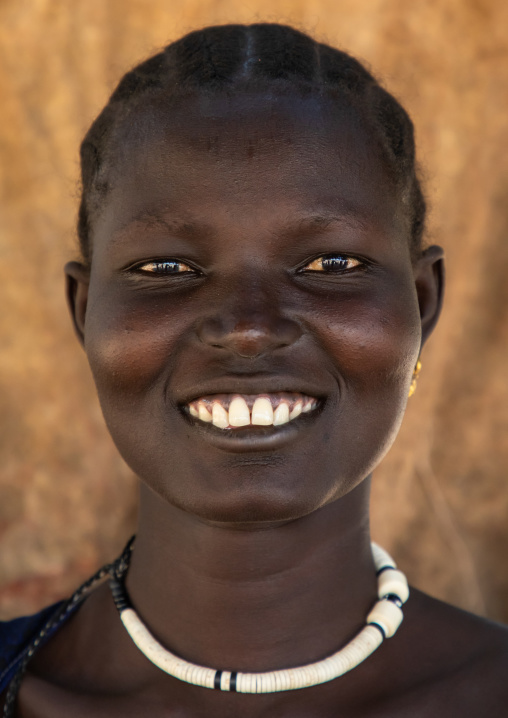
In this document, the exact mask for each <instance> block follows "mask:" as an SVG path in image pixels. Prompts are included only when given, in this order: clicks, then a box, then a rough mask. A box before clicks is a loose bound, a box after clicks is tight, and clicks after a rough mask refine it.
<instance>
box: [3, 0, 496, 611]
mask: <svg viewBox="0 0 508 718" xmlns="http://www.w3.org/2000/svg"><path fill="white" fill-rule="evenodd" d="M257 20H276V21H285V22H290V23H292V24H295V25H296V26H298V27H301V28H302V29H307V30H310V31H312V32H314V33H316V34H317V36H318V37H319V38H321V39H324V40H327V41H329V42H331V43H333V44H336V45H338V46H341V47H343V48H345V49H348V50H350V51H351V52H353V53H354V54H357V55H358V56H360V57H361V58H363V59H364V60H366V61H367V62H368V63H370V64H371V66H372V67H373V68H374V69H375V70H376V72H377V73H378V74H379V75H381V77H383V78H384V79H385V81H386V83H387V84H388V86H389V88H390V89H391V90H392V91H394V92H395V93H396V94H397V95H398V96H399V97H400V98H401V99H402V101H403V103H404V104H405V105H406V106H407V108H408V109H409V111H410V112H411V114H412V116H413V118H414V120H415V123H416V127H417V133H418V144H419V148H420V158H421V161H422V163H423V165H424V167H425V174H426V177H427V189H428V194H429V197H430V200H431V205H432V215H431V222H430V226H429V236H430V238H431V240H432V241H434V242H438V243H441V244H443V245H444V246H445V248H446V252H447V257H448V267H449V271H448V278H449V287H448V296H447V305H446V309H445V312H444V316H443V318H442V321H441V324H440V327H439V329H438V330H437V331H436V334H435V336H434V337H433V338H432V340H431V342H430V344H429V346H428V347H427V348H426V350H425V352H424V357H423V361H424V369H423V373H422V378H421V380H420V386H419V388H418V392H417V394H416V395H415V397H414V399H412V401H411V406H410V409H409V412H408V415H407V417H406V421H405V424H404V426H403V429H402V432H401V435H400V437H399V439H398V441H397V444H396V446H395V447H394V448H393V450H392V452H391V453H390V455H389V457H388V458H387V459H386V460H385V462H384V464H383V466H382V467H381V468H380V469H379V470H378V472H377V475H376V478H375V488H374V506H373V509H374V511H373V513H374V519H373V523H374V536H375V537H376V538H378V540H379V541H381V542H382V543H384V544H385V545H386V546H387V547H389V548H392V549H393V550H394V551H395V553H396V555H397V556H398V557H399V558H400V563H401V565H402V566H403V568H405V569H406V570H407V571H408V573H409V576H410V578H411V580H412V582H413V583H414V584H416V585H418V586H419V587H424V588H425V589H426V590H428V591H429V592H431V593H433V594H435V595H437V596H440V597H443V598H445V599H448V600H450V601H452V602H454V603H457V604H459V605H462V606H464V607H466V608H470V609H473V610H476V611H479V612H483V613H485V614H487V615H491V616H493V617H497V618H499V619H501V620H505V621H508V560H507V556H508V525H507V514H508V475H507V474H508V472H507V467H508V381H507V378H506V376H507V368H508V367H507V364H508V362H507V356H506V355H507V349H508V152H506V147H507V146H508V90H507V88H508V3H506V2H505V0H412V2H407V1H406V0H314V1H313V0H287V1H285V0H251V2H249V3H236V2H234V0H183V1H182V2H179V3H171V2H168V0H110V1H109V2H108V1H106V2H105V1H104V0H86V2H84V1H83V2H79V1H78V2H76V0H59V1H58V2H57V1H56V0H0V117H1V120H0V176H1V197H0V293H1V300H0V301H1V304H0V306H1V311H0V348H1V350H0V452H1V457H0V615H2V616H4V617H5V616H11V615H16V614H20V613H23V612H28V611H32V610H35V609H36V608H38V607H39V606H41V605H43V604H45V603H48V602H49V601H51V600H54V599H56V598H58V597H59V596H61V595H64V594H65V593H66V592H68V591H70V590H71V589H72V587H73V586H74V585H76V584H77V583H78V582H79V581H80V580H82V579H84V578H85V577H86V576H87V574H89V573H90V572H91V571H92V570H93V568H94V567H95V566H96V565H98V564H99V563H101V562H103V561H105V560H107V559H108V558H110V557H112V556H113V555H114V553H115V552H116V551H117V550H118V549H119V548H120V546H121V544H122V542H123V541H124V540H125V539H126V537H127V536H128V534H129V532H130V531H131V530H132V527H133V525H134V517H135V512H136V506H135V504H136V489H135V482H134V480H133V478H132V476H131V475H130V472H129V470H128V469H127V468H126V467H125V466H124V465H123V463H122V461H121V460H120V459H119V458H118V456H117V454H116V451H115V449H114V447H113V446H112V442H111V440H110V439H109V438H108V436H107V434H106V431H105V429H104V427H103V422H102V418H101V415H100V411H99V408H98V404H97V401H96V399H95V396H94V390H93V387H92V382H91V380H90V377H89V375H88V371H87V366H86V362H85V358H84V356H83V354H82V352H81V350H80V349H79V348H78V346H77V343H76V342H75V340H74V337H73V334H72V331H71V328H70V323H69V321H68V319H67V315H66V308H65V306H64V300H63V291H62V288H63V282H62V265H63V263H64V261H65V260H66V259H67V258H69V257H70V256H71V255H72V254H73V252H74V249H73V246H74V245H73V241H74V239H73V237H74V219H75V214H76V204H77V148H78V143H79V140H80V138H81V136H82V135H83V133H84V131H85V129H86V128H87V126H88V124H89V123H90V121H91V120H92V119H93V117H94V115H95V114H96V113H97V112H98V111H99V109H100V108H101V106H102V104H103V103H104V102H105V101H106V99H107V96H108V93H109V92H110V91H111V90H112V88H113V86H114V84H115V82H116V81H117V80H118V78H119V77H120V76H121V74H122V73H123V72H124V71H125V70H126V69H127V68H128V67H129V66H131V65H132V64H134V63H135V62H137V61H139V60H140V59H142V58H143V57H145V56H147V55H149V54H151V53H152V52H153V51H154V50H155V49H157V48H158V47H159V46H161V45H163V44H165V43H166V42H168V41H170V40H172V39H175V38H176V37H178V36H179V35H181V34H182V33H184V32H186V31H188V30H191V29H194V28H196V27H199V26H202V25H205V24H210V23H222V22H237V21H240V22H252V21H257Z"/></svg>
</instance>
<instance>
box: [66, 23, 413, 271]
mask: <svg viewBox="0 0 508 718" xmlns="http://www.w3.org/2000/svg"><path fill="white" fill-rule="evenodd" d="M269 88H272V89H274V90H275V91H278V92H281V93H287V92H297V93H300V94H302V93H303V94H326V95H327V96H331V97H332V98H335V99H336V101H337V102H340V103H341V104H343V105H346V106H350V107H354V108H355V109H356V110H357V111H358V112H359V113H360V115H361V117H362V118H363V119H364V121H365V122H366V123H367V125H368V127H369V128H371V130H372V131H373V133H374V134H375V136H376V139H377V141H378V143H379V146H380V148H381V151H382V153H383V157H384V160H385V166H386V167H387V168H388V170H389V171H390V174H391V175H392V177H393V179H394V181H395V183H396V186H397V189H398V191H399V192H400V197H401V200H402V202H403V204H404V207H405V211H406V213H407V215H408V221H409V228H410V237H409V241H410V248H411V252H412V254H413V256H415V255H417V254H418V253H419V252H420V251H421V245H422V235H423V230H424V221H425V209H426V207H425V199H424V196H423V193H422V190H421V186H420V182H419V180H418V176H417V170H416V162H415V143H414V129H413V124H412V122H411V120H410V118H409V116H408V114H407V113H406V111H405V110H404V109H403V107H402V106H401V105H400V104H399V103H398V102H397V100H396V99H395V98H394V97H393V96H392V95H390V94H389V93H388V92H387V91H386V90H385V89H384V88H382V87H381V86H380V84H379V83H378V82H377V80H376V79H375V78H374V77H373V76H372V75H371V74H370V73H369V72H368V71H367V70H366V69H365V68H364V67H363V65H361V64H360V63H359V62H358V61H357V60H356V59H355V58H353V57H351V56H350V55H348V54H347V53H345V52H342V51H340V50H337V49H335V48H332V47H330V46H328V45H325V44H323V43H319V42H317V41H316V40H314V39H313V38H311V37H309V36H308V35H306V34H304V33H302V32H299V31H298V30H295V29H294V28H291V27H289V26H286V25H279V24H270V23H258V24H252V25H221V26H215V27H206V28H204V29H203V30H197V31H195V32H191V33H189V34H188V35H185V36H184V37H182V38H181V39H179V40H177V41H176V42H173V43H171V44H170V45H168V46H167V47H166V48H164V50H162V52H160V53H158V54H157V55H154V56H153V57H151V58H149V59H148V60H146V61H145V62H142V63H141V64H139V65H137V66H136V67H135V68H134V69H133V70H131V71H130V72H128V73H127V74H126V75H124V77H123V78H122V80H121V81H120V83H119V84H118V86H117V88H116V89H115V91H114V92H113V94H112V95H111V97H110V100H109V102H108V104H107V105H106V107H105V108H104V109H103V111H102V112H101V113H100V115H99V116H98V117H97V119H96V120H95V121H94V123H93V124H92V126H91V127H90V129H89V131H88V132H87V134H86V136H85V138H84V140H83V142H82V144H81V150H80V157H81V180H82V195H81V203H80V208H79V216H78V238H79V244H80V249H81V254H82V258H83V261H84V263H85V264H89V263H90V261H91V234H92V223H93V218H94V215H95V214H96V213H97V212H98V211H100V208H101V206H102V203H103V201H104V198H105V196H106V195H107V193H108V189H109V184H108V171H109V168H110V167H111V166H112V164H113V163H114V139H115V133H116V132H117V130H118V128H119V127H120V126H122V124H123V123H125V121H126V119H127V118H128V116H129V115H130V114H131V113H132V112H133V111H134V110H135V109H136V108H137V107H139V106H140V105H141V104H142V103H143V102H145V101H146V100H148V99H149V98H151V97H157V96H163V97H165V98H170V99H174V100H176V101H178V99H180V98H184V97H186V96H193V95H194V96H195V95H198V94H203V93H209V94H214V93H216V94H218V93H221V92H222V93H223V92H237V91H239V90H242V89H246V90H247V89H248V90H250V91H256V90H258V91H260V92H262V91H266V89H269Z"/></svg>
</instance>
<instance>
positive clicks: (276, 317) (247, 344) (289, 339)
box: [198, 303, 302, 359]
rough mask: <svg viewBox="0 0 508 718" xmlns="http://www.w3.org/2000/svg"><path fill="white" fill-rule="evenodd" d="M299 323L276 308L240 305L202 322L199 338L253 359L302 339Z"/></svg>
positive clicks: (214, 345) (213, 345)
mask: <svg viewBox="0 0 508 718" xmlns="http://www.w3.org/2000/svg"><path fill="white" fill-rule="evenodd" d="M301 334H302V331H301V328H300V326H299V324H298V323H297V322H296V321H294V320H293V319H290V318H288V317H284V316H281V315H280V314H279V313H278V312H277V311H276V308H275V307H274V306H273V305H272V306H271V307H268V306H266V307H264V308H260V307H259V306H257V307H253V306H250V307H249V306H245V305H244V306H242V305H241V304H240V303H238V304H236V306H231V307H230V308H229V309H226V310H224V311H221V312H220V313H217V314H216V315H215V316H210V317H207V318H206V319H204V320H203V321H202V323H201V325H200V326H199V328H198V336H199V339H200V340H201V341H202V342H203V343H204V344H208V345H209V346H212V347H215V348H218V349H226V350H228V351H230V352H232V353H233V354H236V355H238V356H241V357H247V358H250V359H255V358H256V357H259V356H261V355H262V354H266V353H268V352H271V351H274V350H275V349H281V348H283V347H288V346H290V345H291V344H294V343H295V342H296V341H297V340H298V339H299V337H300V336H301Z"/></svg>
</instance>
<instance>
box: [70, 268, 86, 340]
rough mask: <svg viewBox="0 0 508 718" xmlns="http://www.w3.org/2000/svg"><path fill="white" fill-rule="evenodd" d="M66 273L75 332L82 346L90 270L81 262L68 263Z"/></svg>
mask: <svg viewBox="0 0 508 718" xmlns="http://www.w3.org/2000/svg"><path fill="white" fill-rule="evenodd" d="M64 271H65V280H66V282H65V293H66V296H67V305H68V307H69V311H70V313H71V318H72V322H73V324H74V330H75V332H76V334H77V337H78V339H79V342H80V344H81V345H82V346H83V345H84V343H85V318H86V307H87V303H88V287H89V285H90V270H89V269H88V268H87V267H86V266H85V265H84V264H81V262H67V264H66V265H65V267H64Z"/></svg>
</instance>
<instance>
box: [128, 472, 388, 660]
mask: <svg viewBox="0 0 508 718" xmlns="http://www.w3.org/2000/svg"><path fill="white" fill-rule="evenodd" d="M366 494H367V495H366ZM367 503H368V488H367V487H366V486H365V485H364V484H362V485H360V486H359V487H357V488H356V489H355V490H354V491H352V492H350V494H348V495H347V496H346V497H345V498H343V499H341V500H340V501H336V502H334V503H332V504H329V505H327V506H325V507H324V508H322V509H320V510H319V511H316V512H314V513H313V514H311V515H309V516H307V517H304V518H301V519H298V520H296V521H292V522H288V523H287V524H284V525H282V526H278V527H276V528H270V529H265V530H241V531H240V530H234V529H231V528H226V529H224V528H220V527H217V526H211V525H208V524H205V523H203V522H202V521H198V520H196V519H195V518H194V517H191V516H190V515H189V514H186V513H185V512H182V511H180V510H178V509H176V508H174V507H171V506H169V505H168V504H166V503H165V502H162V500H161V499H159V498H158V497H157V496H155V495H154V494H152V493H149V492H148V491H145V492H144V496H143V499H142V502H141V510H140V525H139V531H138V537H137V539H136V543H135V547H134V551H133V555H132V561H131V566H130V569H129V572H128V575H127V579H126V587H127V590H128V593H129V595H130V599H131V601H132V604H133V607H134V608H135V610H136V612H137V614H138V615H139V617H140V618H141V619H142V621H143V622H144V624H145V625H146V626H147V628H148V629H149V630H150V631H151V632H152V633H153V635H154V636H155V637H156V638H157V640H158V641H159V642H160V643H161V644H162V645H163V646H166V647H167V648H168V649H169V650H171V651H172V652H173V653H175V654H176V655H178V656H181V657H182V658H185V659H186V660H188V661H191V662H193V663H197V664H199V665H203V666H213V667H217V668H219V669H221V670H236V671H243V672H262V671H270V670H276V669H280V668H289V667H294V666H299V665H303V664H306V663H310V662H313V661H317V660H321V659H322V658H324V657H326V656H327V655H330V654H332V653H334V652H335V651H337V650H338V649H339V648H340V647H341V646H342V645H344V644H345V643H346V642H347V641H348V640H350V639H351V637H352V636H354V635H355V634H356V633H357V632H358V631H359V630H360V629H361V628H362V626H364V624H365V619H366V616H367V614H368V613H369V611H370V609H371V608H372V606H373V604H374V603H375V601H376V591H377V588H376V587H377V584H376V575H375V569H374V564H373V559H372V553H371V548H370V537H369V530H368V513H367ZM338 527H340V529H339V530H338Z"/></svg>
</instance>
